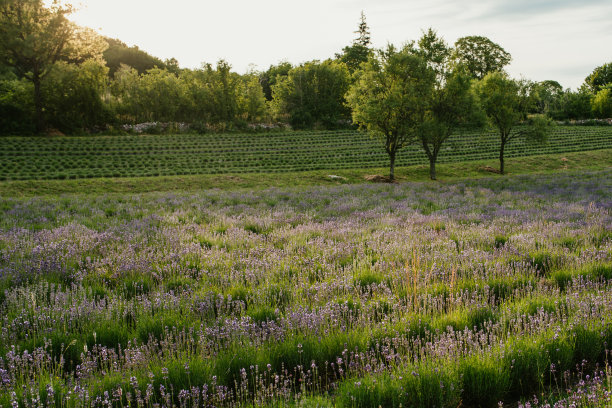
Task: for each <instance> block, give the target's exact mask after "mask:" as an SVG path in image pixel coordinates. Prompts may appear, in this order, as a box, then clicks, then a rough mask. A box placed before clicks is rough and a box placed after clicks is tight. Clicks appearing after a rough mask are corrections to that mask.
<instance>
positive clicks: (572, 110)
mask: <svg viewBox="0 0 612 408" xmlns="http://www.w3.org/2000/svg"><path fill="white" fill-rule="evenodd" d="M592 99H593V93H592V92H591V90H590V89H589V88H588V87H587V86H585V85H583V86H582V87H580V89H578V90H577V91H576V92H573V91H571V90H569V89H568V90H566V91H565V92H562V93H561V94H560V95H559V98H557V99H556V101H555V103H554V105H553V108H552V109H551V112H550V115H551V116H552V117H553V119H556V120H568V119H589V118H591V116H592V114H593V112H592V109H591V108H592V107H591V101H592Z"/></svg>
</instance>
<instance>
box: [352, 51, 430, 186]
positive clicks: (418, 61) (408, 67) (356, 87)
mask: <svg viewBox="0 0 612 408" xmlns="http://www.w3.org/2000/svg"><path fill="white" fill-rule="evenodd" d="M434 82H435V72H434V71H433V70H432V69H430V68H429V67H428V66H427V62H426V61H425V60H424V59H423V58H421V57H419V56H417V55H414V54H413V53H412V52H411V50H410V49H409V48H407V47H406V48H404V49H402V50H400V51H397V50H396V49H395V48H394V47H392V46H388V47H387V49H386V50H380V51H378V53H377V54H376V55H375V56H372V57H371V58H370V59H369V60H368V62H367V63H366V64H364V65H363V70H362V71H359V72H358V74H357V77H356V81H355V83H354V84H353V85H351V87H350V89H349V92H348V94H347V103H348V105H349V106H350V107H351V108H352V110H353V122H355V123H357V124H358V125H359V127H360V128H361V129H363V130H367V131H368V132H369V133H370V134H372V135H373V136H375V137H376V138H379V139H382V141H383V143H384V147H385V151H386V152H387V154H388V155H389V159H390V170H389V177H390V178H391V179H392V180H393V179H394V168H395V157H396V155H397V152H398V151H400V150H401V149H402V148H403V147H405V146H407V145H408V144H410V143H413V142H414V141H415V140H416V137H417V132H418V131H419V127H420V126H421V125H422V123H423V120H424V118H425V115H426V111H427V109H428V107H429V103H430V100H431V93H432V89H433V87H434Z"/></svg>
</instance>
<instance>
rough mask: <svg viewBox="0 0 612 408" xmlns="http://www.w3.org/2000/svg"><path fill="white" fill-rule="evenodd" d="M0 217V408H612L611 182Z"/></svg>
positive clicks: (398, 188) (320, 194)
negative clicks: (501, 406) (609, 407)
mask: <svg viewBox="0 0 612 408" xmlns="http://www.w3.org/2000/svg"><path fill="white" fill-rule="evenodd" d="M0 209H1V213H2V217H1V218H0V327H1V330H0V406H3V407H5V406H6V407H10V406H14V407H17V406H20V407H22V406H23V407H41V406H55V407H111V406H113V407H128V406H129V407H171V406H177V407H224V406H247V407H250V406H257V407H260V406H270V407H272V406H274V407H281V406H282V407H332V406H337V407H378V406H383V407H391V406H395V407H399V406H402V407H458V406H461V407H497V406H499V404H502V405H503V406H510V407H516V406H517V404H518V406H531V407H536V406H541V407H544V406H557V407H569V406H589V407H599V406H601V407H604V406H610V404H611V403H612V402H611V396H610V390H611V382H612V372H611V369H610V367H609V366H608V364H609V363H610V362H611V358H612V356H610V355H609V354H608V349H610V347H611V345H612V286H611V283H612V170H607V171H600V172H581V173H575V172H574V173H559V174H553V175H531V176H520V177H519V176H517V177H512V178H500V177H497V178H491V179H481V180H476V181H463V182H457V183H452V184H451V183H447V184H442V183H441V184H433V183H402V184H398V185H387V184H385V185H380V184H370V185H338V186H327V187H308V188H303V187H302V188H299V189H297V188H296V189H283V190H280V189H269V190H261V191H234V192H223V191H202V192H185V193H151V194H141V195H110V194H109V195H98V196H93V197H91V196H62V197H36V198H19V199H17V198H7V197H4V198H0ZM547 404H549V405H547Z"/></svg>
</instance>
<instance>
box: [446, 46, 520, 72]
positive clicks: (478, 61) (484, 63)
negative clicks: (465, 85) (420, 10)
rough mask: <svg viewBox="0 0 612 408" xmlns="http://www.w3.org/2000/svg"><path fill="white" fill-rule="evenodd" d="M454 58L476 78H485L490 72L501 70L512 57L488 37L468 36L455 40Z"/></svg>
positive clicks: (456, 62)
mask: <svg viewBox="0 0 612 408" xmlns="http://www.w3.org/2000/svg"><path fill="white" fill-rule="evenodd" d="M452 59H453V60H454V62H455V64H458V65H464V66H465V67H466V68H467V70H468V72H469V73H470V74H471V75H472V77H473V78H475V79H479V80H480V79H483V78H484V77H485V75H487V74H488V73H490V72H496V71H501V70H502V69H503V68H504V67H505V66H506V65H508V64H509V63H510V61H511V59H512V57H511V56H510V54H509V53H508V52H506V50H504V49H503V48H502V47H501V46H500V45H498V44H496V43H494V42H493V41H491V40H489V39H488V38H487V37H481V36H468V37H462V38H459V39H458V40H457V41H456V42H455V49H454V50H453V55H452Z"/></svg>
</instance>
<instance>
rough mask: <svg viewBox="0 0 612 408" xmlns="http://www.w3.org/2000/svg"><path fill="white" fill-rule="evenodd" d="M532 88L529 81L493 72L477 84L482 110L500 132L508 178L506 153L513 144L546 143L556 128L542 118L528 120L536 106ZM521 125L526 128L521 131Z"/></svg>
mask: <svg viewBox="0 0 612 408" xmlns="http://www.w3.org/2000/svg"><path fill="white" fill-rule="evenodd" d="M531 89H532V86H531V84H530V83H529V82H527V81H516V80H514V79H512V78H509V77H508V75H506V74H505V73H503V72H499V71H498V72H491V73H489V74H487V75H486V76H485V77H484V78H483V79H482V80H481V81H480V82H478V83H477V84H476V91H477V94H478V96H479V98H480V101H481V103H482V107H483V109H484V111H485V113H486V115H487V116H488V118H489V120H490V122H491V124H492V125H493V126H494V127H495V128H496V129H497V130H498V131H499V136H500V148H499V171H500V173H501V174H504V172H505V168H504V150H505V148H506V145H507V144H508V143H509V142H511V141H512V140H515V139H518V138H524V139H526V140H527V141H529V142H534V143H537V142H543V141H545V139H546V136H547V134H548V132H549V130H550V127H551V126H552V123H551V121H550V120H548V119H547V118H546V117H544V116H542V115H536V116H533V117H531V118H528V113H529V110H530V109H531V106H532V105H533V96H532V94H531ZM521 122H525V125H524V126H522V127H519V126H518V125H519V124H520V123H521Z"/></svg>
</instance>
